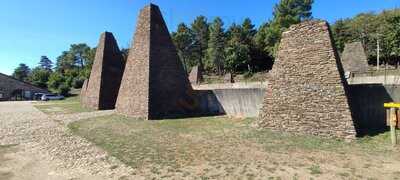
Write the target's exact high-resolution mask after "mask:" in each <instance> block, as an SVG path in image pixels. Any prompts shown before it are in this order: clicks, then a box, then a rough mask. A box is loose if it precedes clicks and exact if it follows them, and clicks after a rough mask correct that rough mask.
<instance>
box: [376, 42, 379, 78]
mask: <svg viewBox="0 0 400 180" xmlns="http://www.w3.org/2000/svg"><path fill="white" fill-rule="evenodd" d="M376 44H377V45H376V71H379V58H380V57H379V56H380V46H379V35H378V36H377V39H376Z"/></svg>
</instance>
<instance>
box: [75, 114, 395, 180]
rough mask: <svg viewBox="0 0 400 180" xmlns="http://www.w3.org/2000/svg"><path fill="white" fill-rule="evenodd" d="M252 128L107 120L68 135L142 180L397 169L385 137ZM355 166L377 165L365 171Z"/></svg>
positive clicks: (215, 120) (351, 174) (241, 122)
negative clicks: (349, 137) (346, 139)
mask: <svg viewBox="0 0 400 180" xmlns="http://www.w3.org/2000/svg"><path fill="white" fill-rule="evenodd" d="M253 121H254V120H253V119H231V118H228V117H206V118H192V119H178V120H164V121H144V120H138V119H130V118H126V117H122V116H118V115H112V116H105V117H98V118H95V119H90V120H84V121H78V122H74V123H72V124H69V128H70V129H71V131H72V132H73V133H75V134H77V135H79V136H82V137H85V138H86V139H88V140H90V141H92V142H94V143H95V144H97V145H98V146H100V147H102V148H103V149H105V150H106V151H107V152H109V153H110V155H112V156H115V157H117V158H118V159H120V160H121V161H122V162H124V163H126V164H128V165H129V166H131V167H133V168H134V169H136V170H137V171H138V172H137V173H139V174H143V175H146V177H148V178H166V179H168V178H170V179H180V178H190V177H192V178H193V177H197V178H199V177H202V179H221V178H242V179H259V178H264V179H265V178H267V179H268V177H269V178H274V179H279V178H282V179H288V178H289V179H295V178H299V179H304V178H307V179H309V178H325V179H326V178H328V179H341V178H344V177H345V178H359V177H363V178H374V176H376V175H377V174H379V173H381V172H382V173H383V172H389V171H391V168H389V166H383V167H382V166H378V164H379V163H381V162H382V161H383V162H390V163H393V164H392V166H395V167H397V166H398V167H399V168H400V162H399V161H398V160H400V157H399V155H398V153H396V152H397V151H398V149H393V148H392V147H391V145H390V141H389V136H388V134H382V135H379V136H375V137H368V138H363V139H359V140H357V141H354V142H351V143H346V142H344V141H341V140H334V139H322V138H318V137H314V136H298V135H292V134H287V133H277V132H272V131H269V130H256V129H254V128H252V127H251V126H250V124H251V123H252V122H253ZM359 162H365V163H366V162H368V163H372V164H375V165H377V166H373V167H368V168H365V167H363V166H364V164H365V163H364V164H363V163H359ZM344 164H346V166H343V165H344ZM399 168H397V169H399ZM388 174H390V173H388ZM394 175H395V172H393V173H392V176H394Z"/></svg>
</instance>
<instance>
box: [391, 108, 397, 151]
mask: <svg viewBox="0 0 400 180" xmlns="http://www.w3.org/2000/svg"><path fill="white" fill-rule="evenodd" d="M396 125H397V118H396V109H395V108H390V137H391V140H392V145H393V146H396V144H397V135H396Z"/></svg>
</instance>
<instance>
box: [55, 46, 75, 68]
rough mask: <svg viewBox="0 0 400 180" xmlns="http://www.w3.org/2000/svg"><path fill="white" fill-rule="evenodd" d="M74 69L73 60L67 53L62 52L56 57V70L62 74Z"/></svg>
mask: <svg viewBox="0 0 400 180" xmlns="http://www.w3.org/2000/svg"><path fill="white" fill-rule="evenodd" d="M73 68H75V59H74V57H73V56H72V54H71V53H69V51H64V52H62V54H61V55H60V56H58V57H57V63H56V70H57V71H58V72H60V73H64V72H65V71H67V70H70V69H73Z"/></svg>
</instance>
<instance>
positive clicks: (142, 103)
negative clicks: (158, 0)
mask: <svg viewBox="0 0 400 180" xmlns="http://www.w3.org/2000/svg"><path fill="white" fill-rule="evenodd" d="M195 104H196V103H195V98H194V92H193V90H192V87H191V85H190V82H189V79H188V77H187V73H186V72H185V70H184V68H183V65H182V63H181V61H180V59H179V57H178V53H177V50H176V48H175V46H174V44H173V42H172V40H171V37H170V34H169V32H168V29H167V26H166V24H165V22H164V19H163V17H162V15H161V12H160V9H159V7H158V6H156V5H154V4H150V5H148V6H146V7H145V8H143V9H142V10H141V11H140V15H139V18H138V22H137V26H136V32H135V36H134V40H133V43H132V47H131V49H130V51H129V56H128V60H127V64H126V68H125V72H124V75H123V79H122V84H121V88H120V91H119V96H118V100H117V105H116V110H117V112H119V113H121V114H123V115H126V116H129V117H135V118H143V119H150V120H157V119H164V118H175V117H179V116H185V115H190V114H192V113H193V111H195V109H196V105H195Z"/></svg>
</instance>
